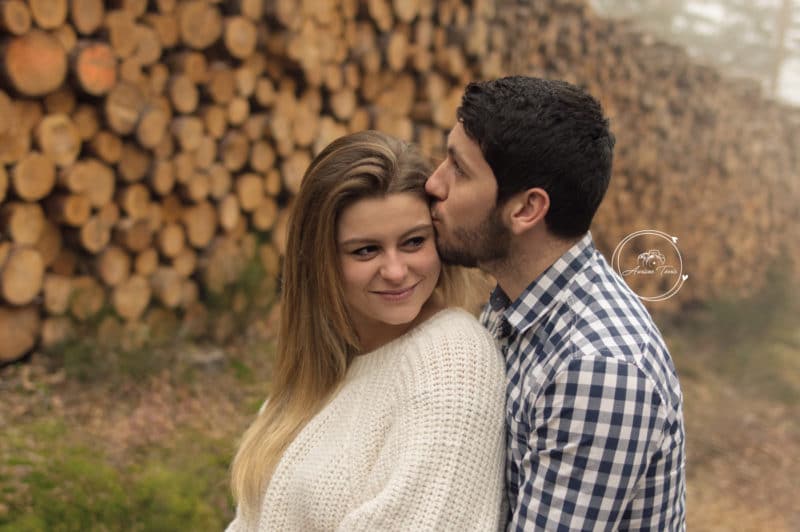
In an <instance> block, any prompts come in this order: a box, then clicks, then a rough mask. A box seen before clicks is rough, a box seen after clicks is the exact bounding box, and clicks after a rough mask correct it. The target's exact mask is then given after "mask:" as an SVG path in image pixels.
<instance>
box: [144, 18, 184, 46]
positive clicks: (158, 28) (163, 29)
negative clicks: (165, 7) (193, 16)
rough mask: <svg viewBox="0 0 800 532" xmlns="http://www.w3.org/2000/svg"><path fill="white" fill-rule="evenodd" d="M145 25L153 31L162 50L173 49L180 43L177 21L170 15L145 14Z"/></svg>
mask: <svg viewBox="0 0 800 532" xmlns="http://www.w3.org/2000/svg"><path fill="white" fill-rule="evenodd" d="M144 21H145V23H146V24H147V25H148V26H150V27H151V28H153V30H155V32H156V35H157V36H158V41H159V43H160V44H161V47H162V48H173V47H175V46H176V45H177V44H178V43H179V42H180V38H181V36H180V31H179V30H178V20H177V19H176V18H175V17H174V16H172V15H164V14H161V13H147V14H146V15H145V16H144Z"/></svg>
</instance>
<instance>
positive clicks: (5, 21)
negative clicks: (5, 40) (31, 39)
mask: <svg viewBox="0 0 800 532" xmlns="http://www.w3.org/2000/svg"><path fill="white" fill-rule="evenodd" d="M0 27H2V28H3V29H4V30H6V31H7V32H8V33H10V34H12V35H24V34H26V33H28V30H29V29H31V12H30V10H29V9H28V5H27V4H25V2H22V1H20V0H6V1H4V2H1V3H0Z"/></svg>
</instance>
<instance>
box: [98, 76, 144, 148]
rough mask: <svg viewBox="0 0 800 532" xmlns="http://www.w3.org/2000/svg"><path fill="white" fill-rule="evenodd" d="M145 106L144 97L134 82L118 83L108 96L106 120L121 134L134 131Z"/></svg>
mask: <svg viewBox="0 0 800 532" xmlns="http://www.w3.org/2000/svg"><path fill="white" fill-rule="evenodd" d="M143 108H144V98H143V96H142V93H141V91H140V90H139V88H138V87H136V86H135V85H133V84H132V83H127V82H122V83H117V84H116V85H115V86H114V88H113V89H112V90H111V92H110V93H109V94H108V96H107V97H106V104H105V110H106V120H107V121H108V125H109V126H111V129H113V130H114V131H116V132H117V133H119V134H121V135H128V134H130V133H133V131H134V129H136V125H137V123H138V122H139V116H140V115H141V113H142V110H143Z"/></svg>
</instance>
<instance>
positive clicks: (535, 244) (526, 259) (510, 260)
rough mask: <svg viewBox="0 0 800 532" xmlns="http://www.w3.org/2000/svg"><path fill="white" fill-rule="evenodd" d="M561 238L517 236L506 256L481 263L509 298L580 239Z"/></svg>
mask: <svg viewBox="0 0 800 532" xmlns="http://www.w3.org/2000/svg"><path fill="white" fill-rule="evenodd" d="M579 239H580V238H577V239H571V240H562V239H558V238H554V237H552V236H547V237H540V238H533V237H531V238H526V239H522V238H520V239H519V240H518V241H516V242H513V243H512V245H511V250H510V253H509V256H508V257H507V258H506V259H505V260H503V261H498V262H493V263H486V264H481V265H480V267H481V269H482V270H484V271H485V272H487V273H489V274H491V275H492V276H493V277H494V278H495V279H496V280H497V284H498V285H499V286H500V288H501V289H502V290H503V292H505V294H506V295H507V296H508V298H509V299H510V300H511V301H516V299H517V298H518V297H519V296H520V295H521V294H522V292H524V291H525V289H526V288H527V287H528V285H530V284H531V282H533V280H534V279H536V278H537V277H539V276H540V275H541V274H542V272H544V271H545V270H547V269H548V268H549V267H550V266H552V265H553V263H555V261H557V260H558V259H559V258H560V257H561V256H562V255H563V254H564V253H566V252H567V251H568V250H569V249H570V248H571V247H572V246H574V245H575V243H576V242H577V241H578V240H579Z"/></svg>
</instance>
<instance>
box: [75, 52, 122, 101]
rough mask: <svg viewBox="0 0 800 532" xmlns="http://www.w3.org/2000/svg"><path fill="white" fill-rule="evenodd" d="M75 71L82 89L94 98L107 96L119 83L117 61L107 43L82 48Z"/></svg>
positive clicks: (77, 57) (76, 59) (76, 60)
mask: <svg viewBox="0 0 800 532" xmlns="http://www.w3.org/2000/svg"><path fill="white" fill-rule="evenodd" d="M73 71H74V73H75V77H76V80H77V82H78V84H79V85H80V87H81V88H82V89H83V90H84V91H86V92H87V93H89V94H91V95H92V96H102V95H103V94H106V93H107V92H108V91H110V90H111V89H112V88H113V87H114V85H116V83H117V59H116V57H114V52H113V51H112V50H111V47H110V46H108V45H107V44H105V43H99V42H98V43H90V44H86V45H84V46H82V47H80V49H79V50H78V52H77V55H76V58H75V60H74V67H73Z"/></svg>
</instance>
